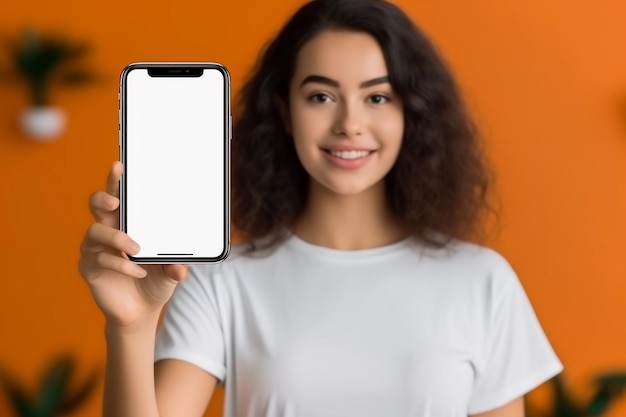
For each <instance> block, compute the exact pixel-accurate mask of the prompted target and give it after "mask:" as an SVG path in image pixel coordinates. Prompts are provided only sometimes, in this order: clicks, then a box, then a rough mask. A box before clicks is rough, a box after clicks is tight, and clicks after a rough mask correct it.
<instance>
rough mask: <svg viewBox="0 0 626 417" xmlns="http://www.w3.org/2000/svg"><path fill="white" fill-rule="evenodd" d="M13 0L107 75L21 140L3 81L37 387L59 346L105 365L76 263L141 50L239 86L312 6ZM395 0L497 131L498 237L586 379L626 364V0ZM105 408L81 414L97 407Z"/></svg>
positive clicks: (6, 243)
mask: <svg viewBox="0 0 626 417" xmlns="http://www.w3.org/2000/svg"><path fill="white" fill-rule="evenodd" d="M4 3H5V4H3V12H2V14H0V34H2V35H6V34H13V33H16V32H17V31H18V30H19V29H20V28H21V27H22V26H23V25H25V24H33V25H37V27H39V28H44V29H62V30H64V31H66V33H68V34H69V35H71V36H73V37H74V38H84V39H87V40H88V41H90V42H91V43H92V44H93V47H94V51H93V54H92V57H91V60H90V62H91V63H92V64H93V65H94V66H96V67H97V68H98V70H99V71H100V72H101V73H102V74H104V75H105V76H106V79H105V81H104V82H102V83H100V84H98V85H93V86H89V87H87V88H82V89H77V90H58V89H57V90H55V91H54V96H53V99H54V100H55V102H56V103H57V104H58V105H60V106H61V107H63V108H64V109H65V110H66V111H67V113H68V117H69V120H70V123H69V126H68V129H67V130H66V132H65V133H64V134H63V136H62V137H61V138H60V139H59V140H57V141H55V142H53V143H48V144H37V143H33V142H32V141H29V140H28V139H27V138H25V137H23V136H22V135H21V134H20V133H19V130H18V129H17V127H16V125H15V123H16V122H15V119H16V117H17V115H18V113H19V111H20V110H21V109H22V108H23V107H24V105H25V104H26V99H25V96H24V94H23V90H22V88H21V86H20V85H17V84H7V83H4V84H0V158H1V159H0V161H1V163H0V179H1V181H2V188H1V190H2V194H1V196H2V197H1V200H0V202H1V205H0V213H2V216H1V218H2V226H1V227H0V236H1V239H0V253H2V254H3V256H4V262H3V264H2V268H1V269H2V273H1V280H2V283H1V284H0V340H1V341H2V342H0V363H1V364H3V365H8V366H9V367H10V368H11V369H12V370H13V371H14V372H16V373H18V374H19V375H20V377H21V378H22V379H23V381H24V382H25V383H32V382H33V381H34V380H35V378H36V376H37V372H38V371H39V370H40V368H41V367H42V366H43V364H45V363H46V361H47V360H48V359H49V358H50V357H51V355H53V354H55V353H57V352H60V351H70V352H73V353H76V354H77V355H78V356H79V358H80V369H79V370H80V372H81V374H86V373H87V372H88V371H89V369H91V368H92V367H94V366H99V367H101V366H102V365H103V359H104V344H103V336H102V334H103V331H102V329H103V321H102V318H101V316H100V314H99V312H98V310H97V309H96V307H95V306H94V304H93V303H92V301H91V299H90V295H89V293H88V291H87V288H86V286H85V285H83V283H82V282H81V279H80V277H79V275H78V272H77V268H76V264H77V259H78V247H79V242H80V240H81V239H82V234H83V232H84V230H85V228H86V227H87V226H88V224H89V223H90V221H91V219H90V215H89V213H88V210H87V197H88V196H89V194H90V193H91V192H92V191H95V190H97V189H99V188H102V187H103V183H104V178H105V174H106V172H107V170H108V168H109V166H110V163H111V162H112V161H113V160H115V159H116V158H117V143H116V142H117V126H116V125H117V103H116V101H117V96H116V95H117V80H118V74H119V71H120V70H121V69H122V68H123V67H124V66H125V65H126V64H127V63H129V62H132V61H138V60H212V61H219V62H222V63H224V64H226V65H227V66H228V67H229V69H230V70H231V73H232V77H233V89H234V91H233V93H234V94H236V92H237V90H238V89H239V87H240V86H241V82H242V79H243V77H244V76H245V74H246V71H247V70H248V68H249V67H250V66H251V65H252V63H253V62H254V59H255V57H256V53H257V51H258V49H259V47H260V46H261V45H262V44H263V43H264V41H265V39H266V38H267V37H268V36H270V35H271V34H272V33H273V32H274V31H275V30H276V28H277V25H279V24H280V23H281V22H283V20H284V19H285V18H286V17H287V15H288V14H289V13H290V12H291V11H292V10H293V9H294V8H295V7H297V5H299V4H301V1H298V0H282V1H280V2H277V3H276V4H274V5H273V6H272V7H273V8H272V9H271V10H270V9H269V8H268V7H267V6H264V4H267V2H259V1H257V0H239V1H233V2H226V1H215V0H213V1H211V0H205V1H199V0H189V1H186V2H168V3H162V4H163V5H159V6H155V4H159V3H155V2H148V1H145V0H132V1H121V0H113V1H109V2H107V3H103V2H95V3H88V2H83V1H78V0H59V1H56V2H44V1H43V0H38V3H39V4H33V3H32V2H18V1H8V2H4ZM397 4H399V5H401V6H402V7H404V8H405V10H407V11H408V12H409V13H410V14H411V15H412V16H413V17H414V18H415V19H416V20H417V21H418V22H420V24H421V25H422V27H423V28H424V29H425V30H426V32H428V33H429V34H430V35H431V37H432V38H433V40H434V41H435V42H436V43H437V45H438V46H439V47H440V49H441V50H442V52H443V53H444V55H445V56H446V57H447V59H448V61H449V62H450V63H451V65H452V67H453V68H454V70H455V72H456V74H457V75H458V78H459V81H460V83H461V85H462V87H463V90H464V91H465V93H466V97H467V101H468V103H469V104H470V107H471V109H472V111H473V112H474V114H475V115H476V117H477V120H478V121H479V123H480V125H481V126H482V127H483V130H484V132H485V133H486V136H487V139H488V143H489V151H490V156H491V158H492V160H493V161H494V164H495V167H496V169H497V173H498V175H499V186H500V196H501V200H502V202H503V204H504V208H505V211H504V215H503V222H502V229H501V233H500V234H499V235H498V236H497V237H496V238H495V239H493V241H492V246H494V247H495V248H496V249H498V250H499V251H501V252H502V253H503V254H504V255H505V256H506V257H507V258H508V259H509V260H510V261H511V263H512V264H513V265H514V267H515V268H516V269H517V271H518V273H519V275H520V277H521V280H522V282H523V284H524V286H525V287H526V290H527V292H528V294H529V296H530V298H531V300H532V301H533V303H534V306H535V309H536V311H537V313H538V315H539V317H540V319H541V321H542V323H543V325H544V328H545V330H546V331H547V333H548V335H549V337H550V339H551V340H552V342H553V344H554V346H555V348H556V349H557V351H558V353H559V355H560V357H561V359H562V360H563V362H564V363H565V365H566V369H567V374H568V376H569V377H570V379H571V381H572V383H573V384H574V385H575V386H580V387H582V385H583V382H584V381H585V380H586V378H587V377H588V376H589V375H590V374H592V373H595V372H596V371H600V370H603V369H607V368H614V367H622V368H626V339H625V338H624V336H623V325H624V319H625V318H626V307H625V304H624V302H623V299H624V296H625V294H626V264H625V262H624V259H625V254H624V253H623V252H624V251H625V245H624V243H623V235H624V234H625V233H626V219H625V214H626V186H624V181H625V179H626V131H625V130H624V129H625V127H626V124H622V120H621V119H620V117H621V118H623V119H624V120H626V115H624V114H622V115H621V116H620V114H619V113H618V111H617V102H618V101H619V100H620V99H621V98H623V97H625V96H626V54H624V48H623V46H624V39H626V25H624V24H623V21H624V18H625V17H626V3H624V2H618V1H603V2H595V3H589V2H583V1H572V0H552V1H550V2H545V1H539V0H532V1H528V0H525V1H521V0H518V1H513V0H506V1H505V0H494V1H482V2H467V1H461V0H445V1H437V2H434V1H426V0H397ZM0 56H1V58H0V63H5V62H6V56H5V55H0ZM0 398H1V397H0ZM99 401H100V396H99V395H97V396H94V397H93V398H92V400H91V401H90V403H89V404H87V406H86V407H85V408H84V409H83V414H82V415H92V416H96V415H98V414H99ZM622 404H623V403H622ZM3 407H6V404H4V405H3V403H2V402H1V400H0V414H3V415H4V414H6V413H3V411H4V409H3ZM218 408H219V401H218V404H214V405H213V412H212V413H210V414H211V415H218V414H216V410H217V409H218ZM625 409H626V407H623V406H620V408H619V409H616V410H615V412H614V413H612V414H611V415H617V414H621V413H623V412H624V410H625Z"/></svg>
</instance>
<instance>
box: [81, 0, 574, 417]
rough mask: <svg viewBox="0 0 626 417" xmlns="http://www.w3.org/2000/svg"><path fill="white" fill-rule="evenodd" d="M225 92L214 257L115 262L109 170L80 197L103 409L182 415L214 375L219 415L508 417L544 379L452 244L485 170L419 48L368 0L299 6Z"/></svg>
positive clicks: (471, 259) (468, 232)
mask: <svg viewBox="0 0 626 417" xmlns="http://www.w3.org/2000/svg"><path fill="white" fill-rule="evenodd" d="M240 97H241V99H240V102H239V108H238V110H239V114H238V119H237V120H236V126H235V130H234V135H233V142H232V143H233V158H234V159H233V175H234V180H233V192H234V200H233V207H232V211H233V212H232V215H233V221H234V224H235V227H236V229H237V230H239V231H240V232H241V233H242V234H243V238H244V239H243V240H244V242H243V243H241V244H240V245H238V246H237V247H235V248H234V249H233V251H232V254H231V255H230V257H229V258H228V259H227V260H226V261H224V262H222V263H220V264H217V265H202V266H193V267H191V268H187V267H185V266H181V265H168V266H165V265H150V266H143V267H141V266H138V265H135V264H133V263H131V262H130V261H129V260H128V259H127V257H126V256H125V255H124V253H131V254H132V253H136V252H137V247H136V244H134V242H132V241H131V239H130V238H129V237H128V236H127V235H125V234H124V233H122V232H120V231H119V230H118V229H117V226H118V224H117V218H118V214H117V208H118V204H119V200H118V181H119V178H120V173H121V170H122V167H121V165H120V164H119V163H116V164H115V165H114V166H113V168H112V170H111V172H110V174H109V178H108V187H107V191H102V192H97V193H94V194H93V195H92V197H91V200H90V207H91V209H92V212H93V214H94V217H95V219H96V221H95V223H94V224H93V225H92V226H91V227H90V228H89V230H88V232H87V234H86V236H85V239H84V241H83V244H82V248H81V249H82V257H81V260H80V266H79V267H80V271H81V273H82V275H83V276H84V278H85V279H86V281H87V282H88V284H89V286H90V289H91V291H92V293H93V296H94V299H95V301H96V303H97V304H98V306H99V308H100V309H101V310H102V311H103V313H104V314H105V317H106V342H107V371H106V378H105V379H106V381H105V392H104V415H105V416H138V417H150V416H154V417H156V416H161V417H168V416H175V417H200V416H202V415H203V412H204V411H205V408H206V406H207V404H208V402H209V401H210V399H211V396H212V393H213V391H214V388H215V387H216V384H217V383H222V384H224V386H225V389H226V401H225V415H226V416H229V417H234V416H242V417H243V416H268V417H269V416H272V417H273V416H280V417H293V416H323V417H332V416H341V417H346V416H359V417H369V416H372V417H374V416H376V417H379V416H420V417H428V416H432V417H446V416H448V417H461V416H464V417H466V416H468V415H477V416H478V415H480V416H491V417H522V416H523V413H524V412H523V402H522V396H523V395H524V394H525V393H526V392H528V391H529V390H531V389H532V388H534V387H535V386H537V385H538V384H539V383H541V382H543V381H545V380H546V379H548V378H550V377H552V376H553V375H555V374H556V373H558V372H560V371H561V368H562V366H561V363H560V362H559V360H558V359H557V357H556V356H555V354H554V352H553V350H552V348H551V347H550V345H549V343H548V341H547V339H546V337H545V335H544V333H543V331H542V329H541V327H540V325H539V323H538V321H537V319H536V317H535V315H534V313H533V310H532V307H531V305H530V303H529V301H528V299H527V297H526V295H525V293H524V290H523V288H522V287H521V285H520V282H519V280H518V278H517V277H516V275H515V273H514V271H513V270H512V269H511V267H510V266H509V264H508V263H507V262H506V261H505V260H504V259H503V258H502V257H501V256H500V255H498V254H497V253H495V252H494V251H492V250H490V249H488V248H486V247H483V246H481V245H478V244H474V243H470V240H469V239H470V237H472V236H474V237H475V236H476V233H475V232H476V231H477V230H479V229H480V224H482V221H483V220H484V216H483V214H484V213H485V212H486V211H488V209H489V206H488V203H487V195H488V191H489V187H488V186H489V184H490V182H489V175H488V170H487V168H486V166H485V163H484V161H483V157H482V154H481V152H480V146H479V141H478V138H477V135H476V133H475V131H474V129H473V127H472V123H471V122H470V120H469V119H468V116H467V115H466V113H465V111H464V109H463V106H462V103H461V100H460V98H459V95H458V93H457V88H456V87H455V83H454V81H453V79H452V77H451V76H450V73H449V72H448V70H447V69H446V67H445V65H444V64H443V63H442V61H441V59H440V58H439V57H438V55H437V53H436V52H435V50H434V48H433V47H432V45H431V44H430V43H429V41H428V40H427V39H426V37H425V36H424V35H423V34H422V33H420V32H419V30H418V29H417V28H416V27H415V26H414V25H413V24H412V23H411V21H410V20H409V19H408V18H407V16H406V15H405V14H404V13H403V12H402V11H400V10H399V9H398V8H397V7H395V6H393V5H392V4H390V3H387V2H384V1H382V0H314V1H312V2H310V3H307V4H306V5H304V6H303V7H302V8H301V9H300V10H299V11H298V12H297V13H296V14H295V15H294V16H293V17H292V18H291V19H290V20H289V22H287V24H286V25H285V26H284V27H283V28H282V30H281V31H280V32H279V33H278V35H277V37H276V38H275V39H274V40H273V41H272V42H271V43H270V44H269V46H268V47H267V48H266V49H265V51H264V52H263V54H262V57H261V59H260V61H259V64H258V66H257V68H256V69H255V70H254V71H253V74H252V75H251V77H250V78H249V80H248V81H247V83H246V85H245V87H244V88H243V90H242V92H241V96H240ZM181 203H182V202H181ZM168 301H169V303H168V307H167V309H166V310H165V316H164V318H163V323H162V326H161V327H160V329H159V331H158V332H157V323H158V320H159V315H160V313H161V311H162V309H163V307H164V305H165V304H166V302H168ZM155 345H156V349H155ZM155 362H156V365H155V364H154V363H155Z"/></svg>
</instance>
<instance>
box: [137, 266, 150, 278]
mask: <svg viewBox="0 0 626 417" xmlns="http://www.w3.org/2000/svg"><path fill="white" fill-rule="evenodd" d="M135 270H136V271H137V275H139V276H140V277H145V276H146V275H148V271H146V270H145V269H143V268H142V267H140V266H138V267H136V268H135Z"/></svg>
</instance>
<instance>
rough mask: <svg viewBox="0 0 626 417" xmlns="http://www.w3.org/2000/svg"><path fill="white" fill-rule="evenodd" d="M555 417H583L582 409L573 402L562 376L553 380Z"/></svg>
mask: <svg viewBox="0 0 626 417" xmlns="http://www.w3.org/2000/svg"><path fill="white" fill-rule="evenodd" d="M551 381H552V386H553V390H554V391H553V392H554V416H555V417H582V416H583V414H582V409H581V408H580V407H579V406H578V405H577V404H576V403H575V402H574V401H573V400H572V398H571V397H570V395H569V393H568V392H567V389H566V387H565V381H564V378H563V375H562V374H559V375H557V376H555V377H554V378H552V380H551Z"/></svg>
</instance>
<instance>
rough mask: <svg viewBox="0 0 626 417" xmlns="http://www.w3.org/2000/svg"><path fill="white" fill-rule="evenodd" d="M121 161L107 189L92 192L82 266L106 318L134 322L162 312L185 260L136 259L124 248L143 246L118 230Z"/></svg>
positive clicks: (134, 250) (183, 273)
mask: <svg viewBox="0 0 626 417" xmlns="http://www.w3.org/2000/svg"><path fill="white" fill-rule="evenodd" d="M121 175H122V164H121V162H115V164H114V165H113V167H112V168H111V171H110V172H109V175H108V178H107V189H106V191H98V192H95V193H93V194H92V195H91V197H90V199H89V208H90V210H91V213H92V215H93V217H94V219H95V222H94V223H93V224H92V225H91V226H90V227H89V228H88V230H87V232H86V234H85V236H84V238H83V241H82V244H81V247H80V253H81V255H80V260H79V262H78V269H79V271H80V273H81V275H82V276H83V278H84V279H85V281H86V282H87V284H88V285H89V288H90V290H91V293H92V295H93V298H94V300H95V301H96V304H97V305H98V307H99V308H100V310H102V312H103V313H104V315H105V317H106V319H107V322H109V323H110V324H114V325H118V326H133V325H136V324H140V323H141V322H142V321H143V320H144V319H153V318H154V317H155V316H158V314H159V313H160V311H161V309H162V308H163V306H164V305H165V303H166V302H167V301H168V300H169V299H170V297H171V296H172V293H173V292H174V288H176V285H177V283H178V282H180V281H182V280H183V279H184V278H185V277H186V275H187V269H188V267H187V266H186V265H141V266H140V265H138V264H135V263H134V262H132V261H130V260H129V259H128V256H126V254H127V253H128V254H130V255H133V254H136V253H138V252H139V246H138V245H137V244H136V243H135V242H133V240H132V239H131V238H130V237H129V236H128V235H127V234H126V233H124V232H122V231H120V230H119V205H120V200H119V195H120V190H119V181H120V177H121Z"/></svg>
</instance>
